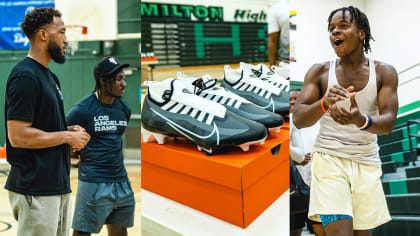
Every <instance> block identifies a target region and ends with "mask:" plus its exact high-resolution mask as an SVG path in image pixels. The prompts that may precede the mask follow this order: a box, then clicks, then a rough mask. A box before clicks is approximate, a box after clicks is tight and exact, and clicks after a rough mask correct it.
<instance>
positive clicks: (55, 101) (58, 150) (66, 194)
mask: <svg viewBox="0 0 420 236" xmlns="http://www.w3.org/2000/svg"><path fill="white" fill-rule="evenodd" d="M21 26H22V30H23V32H24V33H25V34H26V36H27V37H28V38H29V41H30V49H29V52H28V55H27V57H26V58H25V59H23V60H22V61H21V62H19V63H18V64H17V65H16V66H15V67H14V68H13V69H12V72H11V73H10V75H9V78H8V80H7V85H6V100H5V107H4V110H5V120H6V124H5V126H6V152H7V161H8V162H9V163H10V165H11V169H10V173H9V176H8V178H7V182H6V186H5V188H6V189H7V190H9V200H10V205H11V208H12V211H13V215H14V217H15V219H16V220H18V232H17V235H68V234H69V228H70V227H69V225H70V214H71V202H70V192H71V190H70V179H69V174H70V160H69V149H70V148H72V149H73V150H80V149H82V148H83V147H84V146H85V145H86V143H87V142H88V141H89V139H90V136H89V134H88V133H87V132H86V131H85V130H84V129H83V128H81V127H80V126H71V127H67V125H66V121H65V115H64V110H63V96H62V93H61V88H60V82H59V80H58V78H57V76H56V75H55V74H54V73H52V72H51V71H50V70H49V69H48V66H49V63H50V61H51V59H53V60H54V61H55V62H57V63H64V62H65V57H64V53H65V50H66V49H65V44H66V43H67V42H66V36H65V31H66V28H65V26H64V23H63V21H62V20H61V14H60V12H58V11H57V10H55V9H54V8H38V9H35V10H33V11H31V12H30V13H28V14H26V16H25V20H24V21H23V23H22V24H21Z"/></svg>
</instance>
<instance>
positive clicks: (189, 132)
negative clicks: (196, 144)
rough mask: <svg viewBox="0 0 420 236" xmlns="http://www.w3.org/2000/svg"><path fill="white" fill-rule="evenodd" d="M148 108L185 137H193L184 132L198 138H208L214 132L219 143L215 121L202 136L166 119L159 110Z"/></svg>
mask: <svg viewBox="0 0 420 236" xmlns="http://www.w3.org/2000/svg"><path fill="white" fill-rule="evenodd" d="M150 110H152V112H154V113H155V114H156V115H158V116H160V117H161V118H162V119H164V120H166V121H167V122H168V125H169V126H171V127H172V128H174V129H175V130H176V131H178V132H180V133H181V134H183V135H184V136H186V137H187V138H189V139H191V140H193V139H192V138H191V137H190V136H189V135H187V134H186V133H188V134H190V135H193V136H195V137H197V138H200V139H208V138H210V137H211V136H212V135H213V134H214V133H215V134H216V144H217V145H219V142H220V135H219V128H218V127H217V125H216V123H213V130H212V131H211V133H210V134H209V135H206V136H202V135H199V134H196V133H194V132H192V131H191V130H188V129H186V128H184V127H182V126H180V125H178V124H177V123H175V122H173V121H172V120H170V119H168V118H167V117H165V116H164V115H162V114H160V113H159V112H157V111H155V110H154V109H153V108H150ZM183 131H184V132H183ZM185 132H186V133H185ZM193 141H194V140H193Z"/></svg>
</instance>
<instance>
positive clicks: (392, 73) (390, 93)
mask: <svg viewBox="0 0 420 236" xmlns="http://www.w3.org/2000/svg"><path fill="white" fill-rule="evenodd" d="M378 69H379V70H378V72H380V74H382V86H381V87H380V89H379V91H378V95H377V98H378V110H379V115H378V116H374V117H372V127H370V129H369V132H371V133H374V134H389V133H391V131H392V130H393V129H394V125H395V121H396V119H397V112H398V95H397V90H398V74H397V71H396V70H395V68H394V67H393V66H391V65H381V66H380V68H378Z"/></svg>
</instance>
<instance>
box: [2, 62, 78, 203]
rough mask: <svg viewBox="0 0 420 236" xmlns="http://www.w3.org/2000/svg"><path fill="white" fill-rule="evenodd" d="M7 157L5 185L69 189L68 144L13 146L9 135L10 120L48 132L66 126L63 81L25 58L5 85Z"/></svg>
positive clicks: (24, 190) (33, 190)
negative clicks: (26, 123) (8, 171)
mask: <svg viewBox="0 0 420 236" xmlns="http://www.w3.org/2000/svg"><path fill="white" fill-rule="evenodd" d="M5 101H6V102H5V106H4V114H5V121H6V124H5V126H6V152H7V161H8V162H9V163H10V164H11V166H12V167H11V169H10V173H9V176H8V178H7V182H6V186H5V188H6V189H8V190H11V191H13V192H16V193H20V194H25V195H35V196H41V195H58V194H65V193H70V192H71V190H70V176H69V175H70V157H69V145H68V144H62V145H59V146H55V147H50V148H42V149H24V148H14V147H12V146H11V144H10V142H9V138H8V136H7V120H19V121H26V122H31V123H32V127H33V128H37V129H40V130H43V131H46V132H53V131H64V130H67V126H66V120H65V114H64V109H63V96H62V94H61V90H60V83H59V81H58V78H57V76H55V75H54V74H53V73H52V72H51V71H50V70H49V69H47V68H45V67H44V66H42V65H41V64H39V63H38V62H37V61H35V60H33V59H31V58H28V57H27V58H25V59H23V60H22V61H21V62H19V63H18V64H17V65H16V66H15V67H14V68H13V70H12V72H11V73H10V75H9V78H8V80H7V85H6V100H5Z"/></svg>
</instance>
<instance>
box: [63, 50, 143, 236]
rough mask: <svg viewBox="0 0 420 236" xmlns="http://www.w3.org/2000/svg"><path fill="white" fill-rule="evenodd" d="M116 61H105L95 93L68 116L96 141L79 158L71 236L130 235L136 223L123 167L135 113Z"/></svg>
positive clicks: (99, 67) (97, 70) (97, 72)
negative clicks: (126, 133)
mask: <svg viewBox="0 0 420 236" xmlns="http://www.w3.org/2000/svg"><path fill="white" fill-rule="evenodd" d="M127 66H128V64H120V62H119V61H118V60H117V59H116V58H115V57H106V58H103V59H102V60H101V61H100V62H99V63H98V64H97V65H96V66H95V69H94V76H95V81H96V86H95V91H94V93H93V94H91V95H89V96H87V97H85V98H83V99H82V100H81V101H80V102H79V103H78V104H77V105H75V106H74V107H73V108H72V109H71V110H70V112H69V114H68V115H67V124H68V125H80V126H81V127H83V128H84V129H86V131H87V132H88V133H89V134H90V136H91V137H92V138H91V140H90V141H89V143H88V144H87V145H86V147H84V148H83V149H82V150H80V154H79V158H80V159H79V160H80V164H79V184H78V188H77V195H76V207H75V212H74V217H73V225H72V228H73V229H74V231H73V236H78V235H90V234H91V233H99V231H100V230H101V228H102V226H103V225H104V224H106V225H107V229H108V233H109V235H115V236H116V235H127V227H131V226H133V223H134V207H135V200H134V194H133V191H132V189H131V184H130V181H129V180H128V177H127V172H126V170H125V167H124V157H123V150H122V135H123V133H124V131H125V129H126V128H127V123H128V121H129V119H130V115H131V110H130V108H129V107H128V104H127V103H126V102H124V101H123V100H122V99H121V97H122V95H123V94H124V91H125V86H126V83H125V75H124V72H123V70H122V69H123V68H124V67H127Z"/></svg>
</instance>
